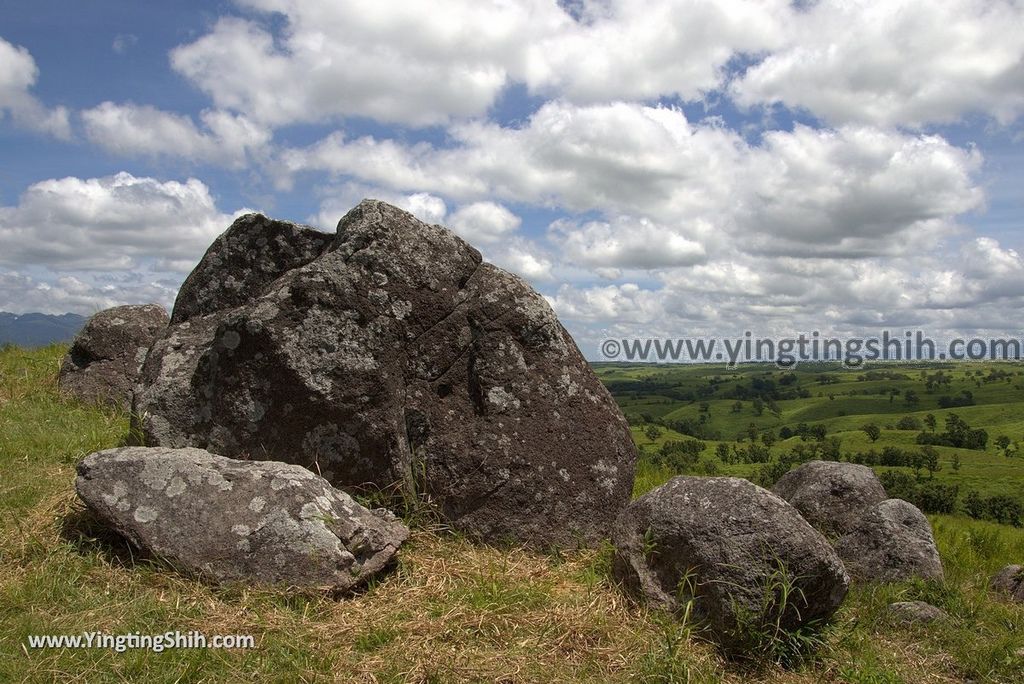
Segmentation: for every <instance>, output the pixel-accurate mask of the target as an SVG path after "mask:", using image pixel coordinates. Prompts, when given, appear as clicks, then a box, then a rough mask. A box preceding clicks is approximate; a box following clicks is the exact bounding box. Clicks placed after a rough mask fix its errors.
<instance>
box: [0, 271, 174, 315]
mask: <svg viewBox="0 0 1024 684" xmlns="http://www.w3.org/2000/svg"><path fill="white" fill-rule="evenodd" d="M180 282H181V281H180V279H173V278H172V279H167V278H157V277H153V276H138V275H133V274H118V275H117V276H105V277H97V275H96V274H95V273H76V274H63V275H60V276H57V277H56V278H41V277H37V276H33V275H30V274H28V273H25V272H24V271H21V270H11V269H6V268H2V267H0V311H9V312H12V313H28V312H36V311H38V312H41V313H48V314H62V313H78V314H83V315H91V314H94V313H96V312H97V311H101V310H103V309H107V308H109V307H112V306H118V305H120V304H141V303H154V304H160V305H161V306H163V307H165V308H167V309H168V310H170V307H171V306H172V305H173V304H174V298H175V296H176V295H177V291H178V286H179V285H180Z"/></svg>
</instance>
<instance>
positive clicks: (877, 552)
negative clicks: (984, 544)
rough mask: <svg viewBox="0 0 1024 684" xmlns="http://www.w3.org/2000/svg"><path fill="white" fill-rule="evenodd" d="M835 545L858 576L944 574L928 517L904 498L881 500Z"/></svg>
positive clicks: (893, 578)
mask: <svg viewBox="0 0 1024 684" xmlns="http://www.w3.org/2000/svg"><path fill="white" fill-rule="evenodd" d="M835 547H836V552H837V553H838V554H839V557H840V558H842V559H843V563H844V564H845V565H846V569H847V570H848V571H849V573H850V576H851V577H852V578H853V579H855V580H859V581H875V582H901V581H903V580H908V579H910V578H912V577H922V578H924V579H935V580H941V579H942V577H943V572H942V561H941V560H940V559H939V550H938V549H937V548H936V546H935V539H934V537H933V536H932V526H931V525H930V524H929V523H928V518H926V517H925V516H924V513H922V512H921V511H920V510H918V508H917V507H916V506H914V505H913V504H911V503H908V502H906V501H903V500H902V499H886V500H885V501H882V502H881V503H879V504H877V505H876V506H875V507H874V508H872V509H871V510H869V511H868V512H867V514H866V515H864V517H863V518H862V519H861V521H860V522H859V523H858V524H857V526H856V527H855V528H854V529H853V531H852V532H850V533H849V534H847V535H845V536H843V537H841V538H840V539H839V540H837V541H836V543H835Z"/></svg>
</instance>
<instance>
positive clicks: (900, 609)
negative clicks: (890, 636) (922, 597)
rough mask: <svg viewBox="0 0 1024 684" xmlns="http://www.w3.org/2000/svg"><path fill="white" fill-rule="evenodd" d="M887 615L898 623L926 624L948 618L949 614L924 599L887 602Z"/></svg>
mask: <svg viewBox="0 0 1024 684" xmlns="http://www.w3.org/2000/svg"><path fill="white" fill-rule="evenodd" d="M889 615H890V616H891V617H892V619H893V620H894V621H896V622H898V623H900V624H905V625H910V624H928V623H931V622H936V621H939V620H948V619H949V614H948V613H947V612H946V611H944V610H942V609H941V608H936V607H935V606H933V605H932V604H930V603H925V602H924V601H898V602H896V603H891V604H889Z"/></svg>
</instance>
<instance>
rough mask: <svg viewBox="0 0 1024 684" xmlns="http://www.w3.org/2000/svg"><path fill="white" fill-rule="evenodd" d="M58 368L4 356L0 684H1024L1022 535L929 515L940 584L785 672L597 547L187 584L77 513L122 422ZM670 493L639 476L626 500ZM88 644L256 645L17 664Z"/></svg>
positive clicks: (91, 653) (121, 432)
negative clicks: (293, 582)
mask: <svg viewBox="0 0 1024 684" xmlns="http://www.w3.org/2000/svg"><path fill="white" fill-rule="evenodd" d="M62 353H63V350H62V349H60V348H48V349H43V350H37V351H32V352H26V351H21V350H17V349H5V350H2V351H0V511H2V516H0V681H2V682H8V681H10V682H20V681H29V682H87V681H88V682H94V681H95V682H129V681H131V682H135V681H145V682H152V683H159V682H243V681H244V682H252V681H296V682H312V681H338V680H341V681H365V682H406V681H415V682H463V681H480V682H493V681H505V682H518V681H545V682H546V681H587V682H626V681H630V682H633V681H635V682H748V681H759V682H760V681H763V682H785V683H801V684H803V683H806V684H811V683H816V682H824V681H830V682H906V683H908V684H912V683H913V684H916V683H917V682H952V681H963V682H965V681H974V682H1018V681H1021V680H1022V679H1024V659H1022V658H1021V657H1020V656H1019V655H1017V653H1018V651H1019V650H1020V649H1022V648H1024V629H1022V627H1024V609H1022V608H1021V607H1017V606H1012V605H1008V604H1005V603H1002V602H999V601H996V600H994V599H993V597H991V596H989V594H988V592H987V590H986V581H987V578H988V576H989V575H991V573H992V572H994V571H995V570H996V569H998V568H999V567H1001V566H1002V565H1004V564H1006V563H1009V562H1020V561H1021V559H1024V531H1022V530H1017V529H1013V528H1009V527H1004V526H999V525H994V524H990V523H985V522H977V521H971V520H968V519H965V518H961V517H945V516H939V517H933V524H934V526H935V531H936V538H937V542H938V545H939V548H940V552H941V554H942V557H943V561H944V563H945V565H946V570H947V579H946V581H945V582H944V583H942V584H927V583H914V582H911V583H904V584H896V585H890V586H884V587H880V586H867V587H858V588H856V589H855V590H854V591H852V593H851V595H850V598H849V599H848V600H847V601H846V603H845V604H844V606H843V607H842V608H841V610H840V611H839V613H838V614H837V615H836V618H835V620H834V622H833V624H832V625H831V626H830V627H828V628H827V629H826V630H825V631H824V632H823V633H822V638H823V639H824V643H823V645H822V647H821V648H820V650H819V651H818V652H817V657H815V658H813V659H811V660H808V661H806V662H803V663H801V664H799V665H795V666H794V667H793V668H792V669H789V670H785V669H781V668H779V667H776V666H771V665H768V666H766V667H765V668H764V669H761V670H750V669H749V668H745V667H743V666H740V665H737V664H734V663H729V662H726V661H725V660H723V659H722V658H721V657H720V655H719V654H718V653H717V651H716V650H715V649H714V648H712V647H711V646H709V645H708V644H706V643H704V642H702V641H700V640H699V639H697V638H695V637H694V636H693V634H692V633H691V631H690V629H689V628H688V626H687V625H681V624H680V623H679V622H678V621H675V620H672V619H669V618H668V617H667V616H665V615H663V614H660V613H658V612H655V611H652V610H648V609H646V608H645V607H643V606H638V605H635V604H633V603H631V602H629V601H627V600H626V599H625V598H624V597H623V596H622V594H621V593H620V592H619V591H618V590H617V589H616V588H615V587H614V586H613V583H612V581H611V580H610V568H611V558H612V552H611V549H610V547H609V546H608V545H607V544H606V545H604V546H602V547H600V548H598V549H593V550H587V551H578V550H557V549H553V550H551V551H550V552H549V553H546V554H540V553H531V552H527V551H524V550H522V549H508V548H503V549H497V548H491V547H485V546H477V545H474V544H471V543H469V542H468V541H466V540H465V539H462V538H460V537H457V536H449V535H439V534H436V533H432V532H429V531H424V530H418V531H415V532H414V534H413V537H412V539H411V540H410V542H409V544H408V545H406V546H405V547H403V549H402V552H401V554H400V559H401V560H400V563H399V567H398V568H397V569H396V571H395V572H393V573H392V574H390V575H388V576H387V577H384V578H382V579H381V580H380V581H378V582H375V583H374V584H373V585H372V586H371V587H370V588H368V589H367V590H366V591H364V592H362V593H360V594H358V595H356V596H353V597H349V598H346V599H341V600H334V599H331V598H329V597H326V596H316V595H313V596H309V595H298V596H294V595H287V594H284V593H280V592H276V591H269V590H263V589H259V588H256V587H248V586H238V585H235V586H223V587H210V586H207V585H204V584H200V583H197V582H195V581H192V580H189V579H186V578H183V577H181V576H178V575H176V574H174V573H173V572H169V571H168V570H166V569H165V568H162V567H160V566H157V565H153V564H150V563H149V562H147V561H146V560H143V559H140V558H138V557H137V556H136V555H135V554H134V552H133V551H132V550H131V548H130V547H128V546H127V545H126V544H125V543H124V542H123V541H121V540H119V539H118V538H116V537H112V536H110V535H108V534H106V533H104V532H103V530H101V529H98V528H97V527H96V526H95V525H94V524H90V523H89V519H88V517H87V516H83V515H82V514H81V506H80V505H79V504H78V503H77V502H76V499H75V497H74V493H73V481H74V465H75V463H76V462H77V461H78V460H79V459H80V458H81V457H82V456H84V455H85V454H87V453H89V452H91V451H93V450H96V449H101V448H106V447H111V446H116V445H118V444H119V443H120V442H121V441H122V440H123V439H124V437H125V435H126V433H127V430H128V424H127V419H126V417H125V416H124V415H121V414H118V413H111V412H107V411H103V410H98V409H96V408H92V407H87V406H82V405H80V404H77V403H75V402H71V401H66V400H64V399H61V398H60V397H59V396H58V395H57V392H56V387H55V377H56V371H57V366H58V362H59V360H60V357H61V354H62ZM619 372H626V371H619ZM630 372H632V371H630ZM675 403H676V406H675V408H672V410H679V409H680V408H681V407H680V406H679V405H678V404H679V402H675ZM658 406H663V405H660V404H659V405H658ZM669 408H671V407H669ZM787 410H788V409H787ZM893 415H897V412H894V413H893ZM729 420H732V418H731V417H730V418H729ZM741 422H742V419H740V421H739V422H737V423H736V424H741ZM1008 424H1009V423H1007V425H1008ZM887 435H888V433H887ZM669 438H676V436H675V435H671V434H668V433H666V434H664V435H661V436H659V440H655V442H654V443H652V444H650V445H649V446H650V447H651V448H656V447H657V446H658V445H659V444H660V443H663V442H664V441H666V440H667V439H669ZM851 439H852V436H851ZM638 441H639V440H638ZM712 448H713V444H711V445H710V446H709V451H710V450H711V449H712ZM982 456H983V457H984V458H991V459H992V463H991V465H990V466H986V467H990V468H992V469H995V468H997V466H998V464H999V463H1000V462H999V461H998V460H997V459H996V457H995V455H994V454H984V455H982ZM978 467H979V469H980V468H981V467H982V462H981V461H979V465H978ZM964 471H967V465H966V462H965V466H964ZM993 472H995V471H994V470H993ZM944 475H945V473H940V475H939V476H940V477H942V476H944ZM965 475H966V473H965ZM670 476H671V472H670V471H667V470H665V469H661V470H659V469H657V468H653V467H651V466H650V465H649V464H648V465H642V466H641V469H640V473H639V476H638V480H637V490H638V491H640V490H645V489H649V488H650V487H651V486H654V485H655V484H656V483H657V481H658V480H661V479H662V478H665V479H667V477H670ZM971 476H972V477H983V476H984V475H983V473H982V471H981V470H978V471H974V474H972V475H971ZM911 598H921V599H924V600H928V601H930V602H933V603H935V604H936V605H939V606H940V607H942V608H944V609H945V610H947V611H948V612H949V613H950V614H951V615H952V616H953V620H952V621H951V622H950V623H949V624H945V625H936V626H930V627H927V628H904V627H899V626H896V625H894V624H891V623H890V621H889V620H888V619H887V617H886V613H885V608H886V606H887V605H888V603H889V602H890V601H893V600H904V599H911ZM92 630H99V631H103V632H105V633H108V634H121V633H129V632H139V633H143V634H156V633H162V632H165V631H168V630H181V631H189V630H199V631H201V632H203V633H205V634H207V635H213V634H251V635H253V636H255V637H256V641H257V648H256V649H253V650H230V651H229V650H221V651H217V650H168V651H164V652H163V653H159V654H157V653H153V652H150V651H146V650H132V651H127V652H125V653H115V652H113V651H110V650H102V649H82V650H30V649H28V648H27V637H28V636H29V635H30V634H77V633H81V632H84V631H92Z"/></svg>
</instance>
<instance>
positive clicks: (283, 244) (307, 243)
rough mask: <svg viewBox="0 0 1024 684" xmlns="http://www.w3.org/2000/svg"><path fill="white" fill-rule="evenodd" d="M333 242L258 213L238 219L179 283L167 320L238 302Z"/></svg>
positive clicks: (175, 320)
mask: <svg viewBox="0 0 1024 684" xmlns="http://www.w3.org/2000/svg"><path fill="white" fill-rule="evenodd" d="M333 239H334V236H332V235H328V234H327V233H323V232H321V231H319V230H316V229H314V228H310V227H309V226H301V225H298V224H295V223H291V222H289V221H275V220H273V219H269V218H267V217H266V216H263V215H261V214H246V215H244V216H241V217H239V218H238V219H237V220H236V221H235V222H234V223H232V224H231V227H230V228H228V229H227V230H226V231H225V232H224V233H223V234H221V236H220V237H218V238H217V239H216V240H214V241H213V244H212V245H210V248H209V249H207V250H206V254H205V255H204V256H203V258H202V260H201V261H200V262H199V265H198V266H196V268H195V270H194V271H192V273H190V274H189V276H188V278H186V279H185V282H184V283H182V285H181V289H180V290H178V298H177V300H176V301H175V303H174V312H173V315H172V318H171V322H172V323H174V324H178V323H184V322H185V321H187V320H189V319H190V318H195V317H196V316H203V315H205V314H210V313H214V312H217V311H220V310H221V309H229V308H231V307H235V306H239V305H241V304H244V303H245V302H247V301H249V300H250V299H251V298H252V297H253V295H254V293H257V292H259V291H260V290H262V289H263V288H264V287H265V286H266V285H268V284H269V283H272V282H273V281H275V280H276V279H277V278H279V277H281V275H283V274H284V273H286V272H288V271H290V270H291V269H293V268H298V267H299V266H304V265H305V264H308V263H309V262H310V261H312V260H313V259H315V258H317V257H318V256H320V254H322V253H323V251H324V250H325V249H327V247H329V246H330V244H331V242H332V240H333Z"/></svg>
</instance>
